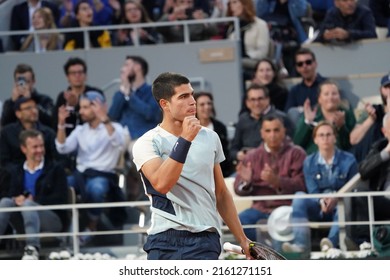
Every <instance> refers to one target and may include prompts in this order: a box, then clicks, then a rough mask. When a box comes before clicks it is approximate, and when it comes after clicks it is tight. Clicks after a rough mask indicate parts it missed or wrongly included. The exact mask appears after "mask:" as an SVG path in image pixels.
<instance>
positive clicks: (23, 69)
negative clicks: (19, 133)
mask: <svg viewBox="0 0 390 280" xmlns="http://www.w3.org/2000/svg"><path fill="white" fill-rule="evenodd" d="M13 76H14V77H13V78H14V81H15V83H14V87H13V88H12V94H11V98H9V99H6V100H5V101H4V105H3V112H2V115H1V126H2V127H4V126H5V125H7V124H10V123H13V122H15V121H17V117H16V115H15V108H14V106H15V101H16V100H17V99H19V97H22V96H23V97H26V98H30V97H31V98H32V99H33V100H34V101H35V103H36V104H37V106H38V110H39V121H40V122H42V123H43V124H45V125H47V126H50V125H51V121H52V120H51V116H52V111H53V106H54V105H53V100H52V98H51V97H49V96H48V95H46V94H42V93H39V92H38V91H37V89H36V88H35V82H36V81H35V73H34V70H33V68H32V67H31V66H30V65H28V64H18V65H16V67H15V70H14V74H13Z"/></svg>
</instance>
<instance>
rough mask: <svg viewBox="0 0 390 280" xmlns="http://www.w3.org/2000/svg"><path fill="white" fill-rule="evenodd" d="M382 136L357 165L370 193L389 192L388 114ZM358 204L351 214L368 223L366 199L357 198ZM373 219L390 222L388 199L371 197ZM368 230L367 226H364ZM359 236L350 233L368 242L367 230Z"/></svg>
mask: <svg viewBox="0 0 390 280" xmlns="http://www.w3.org/2000/svg"><path fill="white" fill-rule="evenodd" d="M382 130H383V134H384V136H385V137H383V138H382V139H380V140H378V141H376V142H375V143H374V144H373V145H372V146H371V149H370V151H369V153H368V154H367V156H366V158H365V159H364V160H363V161H362V162H361V163H360V164H359V172H360V175H361V179H362V180H368V185H369V188H370V191H390V185H389V182H390V181H389V179H388V178H389V171H388V170H389V167H390V160H389V159H390V144H389V143H390V142H389V140H390V114H389V113H386V115H385V116H384V118H383V128H382ZM356 199H358V201H360V203H358V204H357V205H356V206H357V207H356V208H355V209H356V212H357V213H353V214H355V215H357V216H358V217H359V220H360V221H368V220H369V216H368V208H367V207H368V206H367V198H366V197H359V198H358V197H357V198H356ZM372 199H373V202H374V203H373V204H374V205H373V206H374V218H375V221H388V220H390V213H389V211H388V209H389V206H390V197H389V196H388V195H386V196H373V197H372ZM365 227H366V228H368V226H365ZM359 233H360V234H361V235H359V236H357V233H356V232H352V235H353V236H352V238H353V239H354V240H356V239H359V241H368V240H370V238H369V236H370V233H369V230H368V229H367V230H366V231H365V232H364V231H360V232H359Z"/></svg>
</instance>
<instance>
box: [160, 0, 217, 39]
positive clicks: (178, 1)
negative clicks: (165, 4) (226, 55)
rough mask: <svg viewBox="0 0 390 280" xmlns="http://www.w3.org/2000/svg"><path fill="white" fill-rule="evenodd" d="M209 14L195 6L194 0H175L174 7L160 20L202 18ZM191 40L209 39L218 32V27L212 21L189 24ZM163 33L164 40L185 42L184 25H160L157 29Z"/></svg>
mask: <svg viewBox="0 0 390 280" xmlns="http://www.w3.org/2000/svg"><path fill="white" fill-rule="evenodd" d="M207 18H208V15H207V14H206V13H205V12H204V11H203V10H202V9H198V8H196V7H194V0H173V6H172V8H171V9H170V10H169V11H168V12H167V13H164V14H163V16H162V17H161V18H160V20H159V22H167V21H177V20H202V19H207ZM188 29H189V36H190V38H189V39H190V41H203V40H209V39H210V38H211V37H212V36H214V35H216V34H217V27H216V25H215V24H212V23H200V24H190V25H188ZM157 31H158V32H160V33H161V34H162V35H163V40H164V42H167V43H174V42H184V27H183V25H173V26H166V27H159V28H158V29H157Z"/></svg>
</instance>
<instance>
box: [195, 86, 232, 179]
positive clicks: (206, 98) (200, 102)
mask: <svg viewBox="0 0 390 280" xmlns="http://www.w3.org/2000/svg"><path fill="white" fill-rule="evenodd" d="M194 98H195V101H196V117H197V118H198V119H199V121H200V124H201V125H202V126H204V127H207V128H209V129H211V130H214V131H215V132H216V133H217V134H218V136H219V139H220V140H221V144H222V149H223V153H224V154H225V158H226V159H225V160H224V161H223V162H221V169H222V173H223V176H224V177H228V176H230V175H231V174H232V173H233V165H232V162H231V159H230V156H229V140H228V136H227V129H226V126H225V125H224V124H223V123H222V122H221V121H219V120H218V119H217V118H216V114H217V113H216V111H215V107H214V97H213V95H212V94H211V93H209V92H197V93H195V94H194Z"/></svg>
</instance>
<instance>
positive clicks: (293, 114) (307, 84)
mask: <svg viewBox="0 0 390 280" xmlns="http://www.w3.org/2000/svg"><path fill="white" fill-rule="evenodd" d="M317 66H318V64H317V60H316V56H315V54H314V52H313V51H312V50H310V49H308V48H301V49H299V50H298V51H297V52H296V53H295V68H296V70H297V72H298V73H299V75H300V76H301V77H302V81H301V82H300V83H298V84H296V85H294V86H293V87H292V88H291V89H290V91H289V94H288V97H287V102H286V107H285V110H284V111H285V112H286V113H287V114H288V116H289V117H290V119H291V120H292V121H293V122H294V121H295V120H298V118H299V116H300V114H302V112H303V104H304V103H305V101H306V99H309V100H310V105H311V106H312V107H314V106H315V105H316V104H317V95H318V86H319V85H320V84H321V83H322V82H323V81H325V80H326V78H325V77H323V76H321V75H320V74H319V73H318V72H317Z"/></svg>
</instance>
